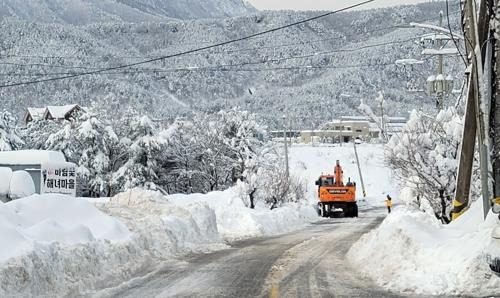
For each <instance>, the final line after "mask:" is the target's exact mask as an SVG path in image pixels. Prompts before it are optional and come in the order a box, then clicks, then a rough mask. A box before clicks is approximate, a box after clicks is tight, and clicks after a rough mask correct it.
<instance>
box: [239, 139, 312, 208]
mask: <svg viewBox="0 0 500 298" xmlns="http://www.w3.org/2000/svg"><path fill="white" fill-rule="evenodd" d="M238 188H239V191H240V197H241V198H242V200H243V202H244V203H245V204H246V205H247V206H248V207H250V208H254V207H255V206H256V204H257V203H262V204H264V205H266V206H267V207H269V208H271V209H274V208H277V207H280V206H282V205H283V204H285V203H290V202H299V201H301V200H303V199H304V198H305V192H306V186H305V181H303V180H302V179H300V178H299V177H296V176H293V175H289V176H287V175H286V170H285V161H284V158H283V157H282V155H280V153H279V151H278V150H277V148H276V147H275V146H272V145H270V146H266V147H263V149H262V150H261V151H260V152H259V154H258V156H256V158H255V159H254V160H252V162H251V163H250V164H249V166H248V167H247V168H246V170H245V172H244V173H243V181H241V182H240V183H239V184H238Z"/></svg>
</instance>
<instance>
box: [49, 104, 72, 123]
mask: <svg viewBox="0 0 500 298" xmlns="http://www.w3.org/2000/svg"><path fill="white" fill-rule="evenodd" d="M76 107H78V105H76V104H72V105H65V106H48V107H47V111H48V112H49V113H50V115H52V117H54V118H55V119H63V118H65V117H66V115H67V114H68V113H69V112H71V111H72V110H73V109H74V108H76Z"/></svg>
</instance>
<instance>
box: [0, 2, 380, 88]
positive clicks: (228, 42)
mask: <svg viewBox="0 0 500 298" xmlns="http://www.w3.org/2000/svg"><path fill="white" fill-rule="evenodd" d="M374 1H375V0H367V1H364V2H360V3H357V4H354V5H351V6H348V7H345V8H342V9H338V10H335V11H331V12H328V13H324V14H321V15H318V16H315V17H312V18H308V19H305V20H302V21H298V22H294V23H291V24H288V25H284V26H281V27H277V28H273V29H269V30H265V31H262V32H258V33H255V34H251V35H248V36H244V37H240V38H236V39H232V40H229V41H225V42H221V43H218V44H214V45H210V46H206V47H201V48H197V49H194V50H189V51H185V52H181V53H177V54H173V55H168V56H163V57H159V58H155V59H149V60H145V61H141V62H136V63H130V64H125V65H121V66H115V67H109V68H108V69H102V70H95V71H89V72H84V73H79V74H73V75H68V76H61V77H56V78H49V79H41V80H35V81H27V82H19V83H12V84H6V85H0V88H7V87H14V86H23V85H30V84H38V83H43V82H49V81H57V80H65V79H70V78H76V77H81V76H86V75H92V74H98V73H101V72H104V71H111V70H118V69H124V68H129V67H133V66H137V65H143V64H148V63H151V62H156V61H161V60H165V59H169V58H174V57H179V56H183V55H186V54H190V53H196V52H200V51H204V50H208V49H211V48H215V47H220V46H223V45H227V44H232V43H236V42H240V41H243V40H247V39H252V38H255V37H258V36H262V35H265V34H269V33H273V32H277V31H280V30H283V29H286V28H290V27H294V26H297V25H301V24H304V23H308V22H311V21H314V20H317V19H321V18H324V17H327V16H331V15H334V14H336V13H339V12H342V11H346V10H350V9H352V8H355V7H359V6H363V5H366V4H368V3H371V2H374Z"/></svg>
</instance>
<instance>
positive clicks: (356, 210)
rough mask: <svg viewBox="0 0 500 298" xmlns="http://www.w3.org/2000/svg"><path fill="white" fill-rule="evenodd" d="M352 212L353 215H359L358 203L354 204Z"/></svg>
mask: <svg viewBox="0 0 500 298" xmlns="http://www.w3.org/2000/svg"><path fill="white" fill-rule="evenodd" d="M351 212H352V213H351V215H352V216H351V217H358V204H354V206H352V211H351Z"/></svg>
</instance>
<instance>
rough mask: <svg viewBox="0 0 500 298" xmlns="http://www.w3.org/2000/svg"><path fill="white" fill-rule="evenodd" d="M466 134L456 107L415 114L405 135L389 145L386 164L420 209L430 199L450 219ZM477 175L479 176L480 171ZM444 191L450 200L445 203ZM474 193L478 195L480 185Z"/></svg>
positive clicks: (435, 210) (392, 139)
mask: <svg viewBox="0 0 500 298" xmlns="http://www.w3.org/2000/svg"><path fill="white" fill-rule="evenodd" d="M462 131H463V124H462V120H461V117H460V115H459V114H458V113H457V111H456V110H455V109H454V108H448V109H446V110H443V111H441V112H439V114H438V115H437V116H431V115H426V114H424V113H422V112H417V111H413V112H412V113H411V116H410V119H409V121H408V123H407V124H406V126H405V128H404V130H403V132H402V133H401V134H396V135H394V136H393V137H392V138H391V140H390V141H389V143H388V144H387V146H386V151H385V154H386V162H387V164H388V166H389V167H390V168H391V169H392V170H393V173H394V175H395V177H396V178H398V179H399V180H400V181H401V183H402V187H403V189H405V188H406V191H407V193H408V191H409V193H410V194H411V196H412V197H411V198H410V200H411V201H412V203H415V204H417V205H419V206H420V205H421V203H422V200H426V201H427V202H428V203H429V204H430V205H431V206H432V209H433V210H434V212H435V214H436V215H437V216H438V218H441V217H447V216H448V214H447V213H448V210H449V207H450V204H451V199H450V198H451V196H452V195H453V194H454V192H455V187H456V174H457V167H458V159H459V150H460V142H461V139H462ZM473 172H474V173H473V174H474V175H475V177H477V175H478V170H477V168H475V169H474V171H473ZM475 180H478V179H473V181H475ZM440 190H442V191H443V195H444V197H445V198H446V197H448V198H447V199H445V200H443V201H442V200H441V198H440ZM472 191H473V192H477V186H474V185H473V187H472ZM471 197H475V196H471ZM423 204H426V203H423ZM443 205H444V206H443ZM443 207H444V209H446V212H444V213H445V214H443Z"/></svg>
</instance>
